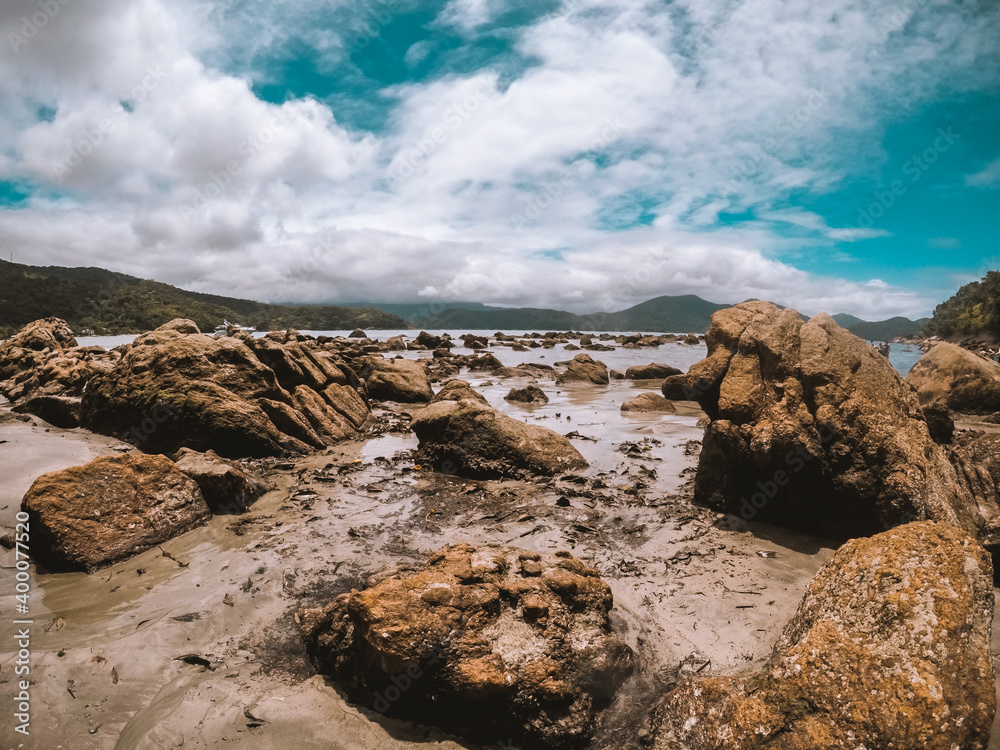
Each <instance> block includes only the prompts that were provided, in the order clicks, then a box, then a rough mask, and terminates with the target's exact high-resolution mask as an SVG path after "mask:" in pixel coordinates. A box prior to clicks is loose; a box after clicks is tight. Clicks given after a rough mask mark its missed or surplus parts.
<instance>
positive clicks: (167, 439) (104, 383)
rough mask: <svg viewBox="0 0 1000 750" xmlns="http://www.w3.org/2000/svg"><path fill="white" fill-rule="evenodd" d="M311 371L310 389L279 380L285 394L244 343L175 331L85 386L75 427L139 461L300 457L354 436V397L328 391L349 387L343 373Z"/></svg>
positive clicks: (136, 348)
mask: <svg viewBox="0 0 1000 750" xmlns="http://www.w3.org/2000/svg"><path fill="white" fill-rule="evenodd" d="M269 344H274V346H277V347H279V348H280V347H281V346H282V345H280V344H276V343H274V342H270V341H269ZM290 346H292V347H295V346H298V344H297V343H294V342H293V343H291V344H290ZM262 351H265V350H263V349H262ZM266 351H269V352H272V353H273V354H274V360H273V361H274V362H275V363H277V362H278V361H279V355H280V361H281V362H291V363H292V364H298V361H297V359H296V357H293V356H291V355H289V356H288V357H287V358H286V357H284V354H283V353H282V352H276V351H275V350H274V349H273V348H272V347H270V346H269V347H268V349H267V350H266ZM304 361H305V359H303V360H302V362H304ZM308 361H309V362H310V363H311V365H312V368H311V371H310V372H311V375H310V376H309V383H310V385H308V386H307V385H303V384H296V385H294V386H292V383H296V382H297V380H296V378H294V377H292V376H290V375H289V374H288V373H287V372H284V373H283V374H284V375H285V376H286V378H289V379H286V383H288V384H289V386H290V387H291V391H289V390H286V389H285V388H284V387H282V384H281V382H279V379H278V377H277V376H276V374H275V371H274V370H273V369H272V368H271V367H269V366H267V365H265V364H264V363H262V362H261V361H260V359H258V358H257V356H256V355H255V353H254V352H253V351H252V350H251V349H250V348H249V347H248V346H247V343H245V342H244V341H241V340H239V339H237V338H233V337H219V338H212V337H210V336H207V335H203V334H190V333H182V332H181V331H179V330H177V325H176V322H174V323H171V324H168V325H167V326H164V327H161V328H158V329H157V330H155V331H152V332H150V333H147V334H144V335H142V336H139V337H138V338H136V340H135V342H134V343H133V344H132V346H131V347H129V349H128V351H127V352H126V353H125V355H124V356H123V357H122V359H121V361H120V362H119V363H118V364H117V365H116V366H115V368H114V370H112V371H110V372H107V373H102V374H100V375H97V376H95V377H94V378H93V380H91V381H90V383H89V384H88V387H87V390H86V393H85V394H84V397H83V402H82V408H81V422H82V424H83V426H84V427H87V428H89V429H91V430H93V431H94V432H100V433H102V434H105V435H113V436H116V437H119V438H121V439H124V440H129V441H131V442H133V443H135V444H136V445H137V446H138V447H140V448H142V449H143V450H145V451H159V452H163V453H175V452H176V451H177V450H179V449H180V448H182V447H187V448H193V449H195V450H198V451H207V450H214V451H216V452H217V453H219V454H220V455H223V456H226V457H231V458H236V457H242V456H266V455H278V454H281V453H284V452H288V451H298V452H303V451H306V450H308V449H309V447H322V446H323V445H325V444H329V443H332V442H336V441H337V440H340V439H343V438H345V437H350V436H354V435H357V434H358V432H357V429H358V426H359V425H358V416H359V411H360V409H361V407H359V403H358V401H359V399H360V396H358V395H357V393H356V392H352V393H351V394H348V393H347V390H352V389H345V390H340V389H339V388H338V389H334V388H333V386H338V383H337V382H336V381H337V380H338V378H337V377H335V376H336V375H337V374H338V373H339V376H340V377H339V379H343V380H346V375H345V374H344V372H343V371H342V370H341V369H340V368H337V369H336V372H333V373H332V374H330V375H324V374H322V371H321V370H320V368H319V366H318V365H316V363H315V361H314V360H313V359H312V358H308ZM297 372H299V373H302V372H303V370H302V368H301V367H299V369H298V371H297ZM314 387H315V388H321V389H322V392H321V393H317V391H315V390H314ZM364 411H365V412H367V406H364ZM290 426H291V427H294V428H295V429H291V428H290ZM300 427H304V429H299V428H300ZM297 430H298V431H297ZM317 430H318V432H317ZM304 436H305V437H308V438H309V439H305V437H304Z"/></svg>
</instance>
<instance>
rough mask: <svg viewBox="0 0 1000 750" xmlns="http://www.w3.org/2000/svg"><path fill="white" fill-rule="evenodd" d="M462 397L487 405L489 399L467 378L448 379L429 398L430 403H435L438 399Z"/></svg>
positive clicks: (456, 399) (459, 399)
mask: <svg viewBox="0 0 1000 750" xmlns="http://www.w3.org/2000/svg"><path fill="white" fill-rule="evenodd" d="M462 399H472V400H473V401H478V402H479V403H481V404H486V405H487V406H488V405H489V403H490V402H489V401H487V400H486V397H485V396H484V395H483V394H481V393H480V392H479V391H477V390H475V389H474V388H473V387H472V386H471V385H469V381H467V380H459V379H457V378H456V379H454V380H449V381H448V382H447V383H445V384H444V385H442V386H441V390H439V391H438V392H437V393H436V394H434V398H432V399H431V403H432V404H436V403H437V402H439V401H461V400H462Z"/></svg>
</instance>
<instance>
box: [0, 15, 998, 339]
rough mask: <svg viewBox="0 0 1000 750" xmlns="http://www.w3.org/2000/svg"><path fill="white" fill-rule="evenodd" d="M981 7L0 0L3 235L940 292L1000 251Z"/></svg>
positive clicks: (87, 246)
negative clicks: (0, 3) (1, 7)
mask: <svg viewBox="0 0 1000 750" xmlns="http://www.w3.org/2000/svg"><path fill="white" fill-rule="evenodd" d="M997 39H1000V4H997V3H995V2H986V1H985V0H984V1H983V2H975V1H972V2H938V0H899V2H889V3H886V2H875V1H874V0H831V2H828V3H824V4H822V5H821V7H820V6H818V5H817V4H816V3H813V2H807V1H806V0H678V1H676V2H646V3H643V2H634V1H633V0H567V1H566V2H558V1H551V2H524V1H521V0H506V1H504V0H449V1H448V2H438V3H426V2H416V1H415V0H367V1H366V2H345V1H342V0H319V1H317V2H311V3H300V2H291V1H290V0H271V1H270V2H263V1H262V0H221V1H219V2H213V1H210V0H174V1H173V2H169V3H168V2H166V0H123V1H122V2H121V3H117V4H114V7H109V4H107V3H99V2H97V1H96V0H57V1H55V2H49V3H45V2H42V1H41V0H34V1H33V2H28V1H26V0H7V2H5V3H4V10H3V13H2V15H0V81H3V83H0V124H2V127H0V250H2V254H3V256H4V257H10V255H11V253H13V255H14V258H15V260H18V261H20V262H25V263H38V264H60V265H97V266H103V267H106V268H112V269H115V270H121V271H125V272H128V273H133V274H136V275H140V276H145V277H150V278H156V279H158V280H162V281H166V282H169V283H173V284H177V285H179V286H183V287H185V288H190V289H197V290H201V291H211V292H215V293H223V294H232V295H238V296H246V297H253V298H256V299H264V300H270V301H291V300H295V301H322V302H337V301H349V300H358V299H368V300H373V301H407V302H412V301H426V302H427V303H428V305H429V306H431V305H433V304H434V303H436V302H441V301H445V302H451V301H457V300H469V301H479V302H486V303H490V304H500V305H530V306H552V307H559V308H563V309H571V310H574V311H578V312H589V311H595V310H617V309H622V308H624V307H628V306H629V305H632V304H635V303H637V302H640V301H642V300H645V299H648V298H650V297H654V296H658V295H661V294H688V293H693V294H698V295H700V296H702V297H704V298H706V299H710V300H713V301H717V302H737V301H740V300H742V299H746V298H749V297H760V298H764V299H770V300H773V301H776V302H779V303H781V304H786V305H791V306H794V307H796V308H798V309H799V310H801V311H803V312H806V313H809V314H812V313H816V312H820V311H826V312H850V313H853V314H856V315H859V316H861V317H866V318H869V319H876V318H884V317H889V316H891V315H896V314H903V315H910V316H919V315H924V314H928V313H929V312H930V311H931V310H932V309H933V307H934V305H935V304H937V303H938V302H940V301H942V300H943V299H944V298H946V297H948V296H950V294H951V293H953V292H954V291H955V290H956V289H957V288H958V287H959V286H960V285H961V284H963V283H966V282H968V281H970V280H973V279H975V278H979V277H980V276H982V275H983V274H984V273H985V272H986V271H987V270H989V269H991V268H997V267H1000V247H998V246H997V245H998V243H997V239H998V236H1000V218H998V217H1000V127H998V126H1000V50H998V47H1000V45H997V44H996V40H997Z"/></svg>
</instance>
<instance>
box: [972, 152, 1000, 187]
mask: <svg viewBox="0 0 1000 750" xmlns="http://www.w3.org/2000/svg"><path fill="white" fill-rule="evenodd" d="M965 184H966V185H969V186H971V187H986V188H993V187H997V186H998V185H1000V158H998V159H994V160H993V161H991V162H990V163H989V164H987V165H986V166H985V167H984V168H983V169H982V170H981V171H979V172H976V173H975V174H970V175H966V177H965Z"/></svg>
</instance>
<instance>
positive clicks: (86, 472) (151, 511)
mask: <svg viewBox="0 0 1000 750" xmlns="http://www.w3.org/2000/svg"><path fill="white" fill-rule="evenodd" d="M21 507H22V509H23V510H25V511H27V513H28V515H29V518H30V520H29V523H30V524H31V549H32V552H33V553H34V554H36V555H38V557H39V559H42V560H44V561H45V562H46V563H47V564H49V565H51V566H52V567H55V568H59V569H73V570H80V569H82V570H86V571H88V572H90V571H93V570H96V569H97V568H101V567H103V566H105V565H110V564H111V563H114V562H117V561H118V560H123V559H125V558H127V557H131V556H132V555H136V554H138V553H139V552H142V551H143V550H146V549H149V548H150V547H153V546H155V545H157V544H161V543H163V542H165V541H167V540H168V539H172V538H173V537H175V536H177V535H178V534H182V533H184V532H185V531H189V530H190V529H192V528H194V527H196V526H200V525H201V524H202V523H204V521H205V520H206V519H208V517H209V516H210V515H211V513H210V512H209V509H208V505H206V504H205V500H204V498H203V497H202V494H201V490H200V489H198V485H197V484H196V483H195V481H194V480H193V479H191V478H190V477H188V476H186V475H184V474H183V473H181V472H180V471H179V470H178V469H177V468H175V466H174V464H173V462H172V461H170V459H168V458H167V457H166V456H148V455H145V454H142V453H126V454H125V455H121V456H100V457H98V458H95V459H94V460H93V461H91V462H90V463H89V464H86V465H84V466H73V467H71V468H69V469H64V470H62V471H55V472H52V473H49V474H43V475H42V476H40V477H39V478H38V479H36V480H35V483H34V484H32V485H31V488H30V489H29V490H28V492H27V494H26V495H25V496H24V499H23V500H22V501H21Z"/></svg>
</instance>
